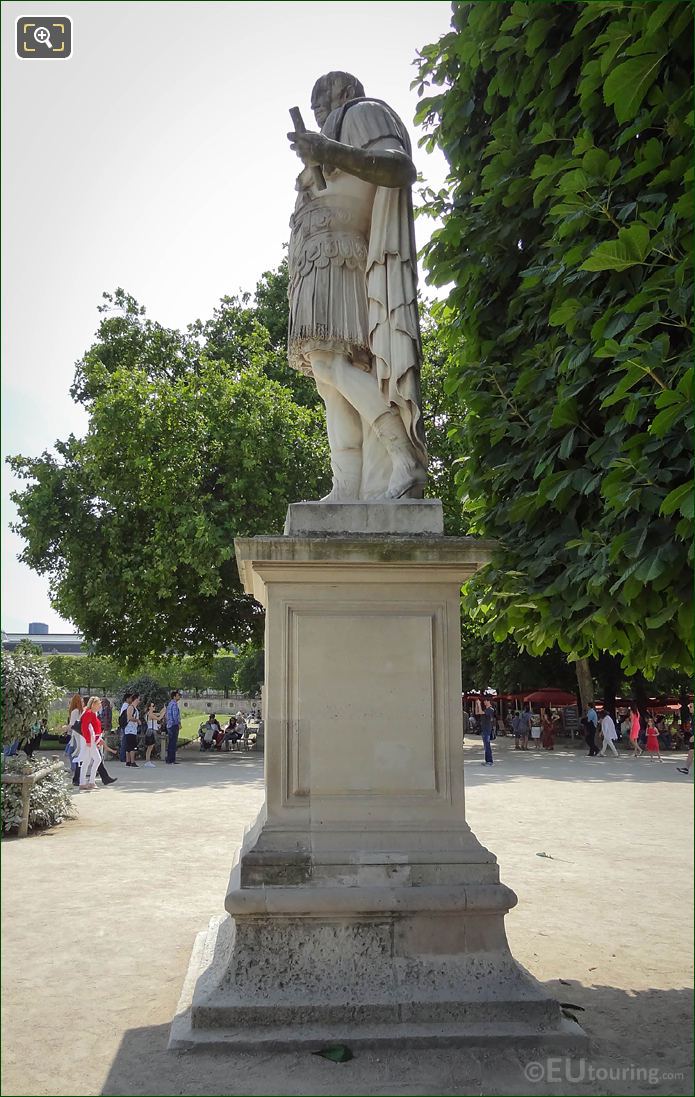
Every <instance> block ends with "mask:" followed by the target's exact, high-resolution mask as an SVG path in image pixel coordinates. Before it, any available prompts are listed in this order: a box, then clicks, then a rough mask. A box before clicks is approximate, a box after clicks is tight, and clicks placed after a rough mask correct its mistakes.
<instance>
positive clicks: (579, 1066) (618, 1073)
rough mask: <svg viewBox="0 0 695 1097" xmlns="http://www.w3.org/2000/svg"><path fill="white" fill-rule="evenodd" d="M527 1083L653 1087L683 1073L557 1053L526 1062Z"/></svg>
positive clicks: (680, 1077)
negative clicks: (607, 1063) (601, 1062)
mask: <svg viewBox="0 0 695 1097" xmlns="http://www.w3.org/2000/svg"><path fill="white" fill-rule="evenodd" d="M524 1077H525V1078H526V1081H527V1082H531V1083H532V1084H534V1085H540V1084H541V1083H546V1082H551V1083H552V1082H574V1083H577V1082H594V1083H604V1082H644V1083H646V1084H647V1085H650V1086H656V1085H659V1083H660V1082H676V1081H678V1082H680V1081H682V1080H683V1077H684V1075H683V1074H682V1073H680V1074H679V1073H677V1072H675V1071H668V1070H663V1069H662V1068H661V1067H638V1066H635V1065H634V1064H632V1063H631V1064H629V1065H627V1066H597V1065H596V1064H595V1063H590V1062H589V1060H588V1059H581V1058H580V1059H575V1058H572V1059H571V1058H569V1057H567V1056H565V1057H562V1056H556V1057H554V1058H550V1059H543V1060H540V1061H534V1062H531V1063H527V1064H526V1066H525V1067H524Z"/></svg>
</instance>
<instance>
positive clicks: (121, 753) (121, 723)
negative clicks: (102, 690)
mask: <svg viewBox="0 0 695 1097" xmlns="http://www.w3.org/2000/svg"><path fill="white" fill-rule="evenodd" d="M132 697H133V695H132V693H124V694H123V704H122V705H121V707H120V709H119V711H118V757H119V759H120V761H121V762H125V760H126V759H125V726H126V724H127V722H128V718H127V715H125V714H126V713H127V712H128V705H129V704H130V702H131V700H132Z"/></svg>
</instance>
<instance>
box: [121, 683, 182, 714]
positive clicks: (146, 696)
mask: <svg viewBox="0 0 695 1097" xmlns="http://www.w3.org/2000/svg"><path fill="white" fill-rule="evenodd" d="M126 693H130V695H131V696H132V695H133V694H134V693H137V694H138V696H139V698H140V700H139V701H138V709H139V711H140V713H141V714H142V713H144V712H146V711H147V707H148V705H154V707H155V708H156V709H157V711H159V709H161V708H162V706H163V705H165V704H166V703H167V701H168V700H169V693H170V691H169V690H168V689H167V687H166V686H165V685H163V684H162V683H161V682H158V681H157V679H156V678H152V677H150V675H149V674H139V675H138V676H137V677H136V678H133V679H131V681H129V682H127V683H126V685H125V687H124V688H123V691H122V693H121V697H120V702H121V704H123V702H124V701H125V694H126Z"/></svg>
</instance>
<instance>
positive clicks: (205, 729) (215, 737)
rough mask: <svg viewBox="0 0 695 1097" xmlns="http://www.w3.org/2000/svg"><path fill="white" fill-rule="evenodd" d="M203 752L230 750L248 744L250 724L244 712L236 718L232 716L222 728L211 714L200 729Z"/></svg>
mask: <svg viewBox="0 0 695 1097" xmlns="http://www.w3.org/2000/svg"><path fill="white" fill-rule="evenodd" d="M223 719H224V717H223ZM198 737H199V738H200V749H201V750H218V751H219V750H222V748H223V747H224V749H225V750H229V749H230V747H231V748H234V747H235V746H236V744H237V743H240V742H244V743H247V742H248V724H247V723H246V719H245V718H244V714H243V713H242V712H237V714H236V716H230V717H229V721H228V722H227V724H226V725H225V727H222V725H221V724H220V722H219V720H218V719H217V716H216V714H215V713H214V712H211V713H210V715H209V716H208V718H207V720H206V721H205V723H203V724H201V725H200V727H199V728H198Z"/></svg>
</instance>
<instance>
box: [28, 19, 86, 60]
mask: <svg viewBox="0 0 695 1097" xmlns="http://www.w3.org/2000/svg"><path fill="white" fill-rule="evenodd" d="M71 53H72V21H71V20H70V19H69V18H68V17H67V15H20V16H19V18H18V19H17V57H21V58H22V59H23V60H25V61H30V60H31V61H48V60H59V59H61V58H63V59H65V58H66V57H69V56H70V55H71Z"/></svg>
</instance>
